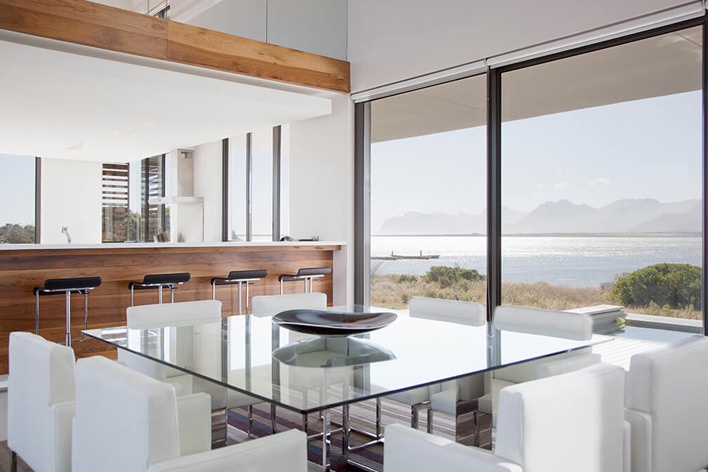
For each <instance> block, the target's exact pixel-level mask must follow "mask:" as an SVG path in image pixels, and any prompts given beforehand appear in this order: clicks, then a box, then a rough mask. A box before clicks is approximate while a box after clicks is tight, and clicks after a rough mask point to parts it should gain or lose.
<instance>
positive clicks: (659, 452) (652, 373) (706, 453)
mask: <svg viewBox="0 0 708 472" xmlns="http://www.w3.org/2000/svg"><path fill="white" fill-rule="evenodd" d="M707 369H708V338H706V337H704V336H692V337H690V338H687V339H682V340H680V341H677V342H674V343H671V344H668V345H666V346H662V347H660V348H657V349H654V350H652V351H647V352H642V353H640V354H635V355H634V356H632V359H631V361H630V367H629V373H628V375H627V387H626V400H625V406H626V410H625V415H626V419H627V421H629V423H630V424H631V426H632V471H633V472H695V471H696V470H699V469H701V470H702V469H703V468H705V467H706V466H708V447H706V441H707V440H708V397H706V395H707V393H708V370H707Z"/></svg>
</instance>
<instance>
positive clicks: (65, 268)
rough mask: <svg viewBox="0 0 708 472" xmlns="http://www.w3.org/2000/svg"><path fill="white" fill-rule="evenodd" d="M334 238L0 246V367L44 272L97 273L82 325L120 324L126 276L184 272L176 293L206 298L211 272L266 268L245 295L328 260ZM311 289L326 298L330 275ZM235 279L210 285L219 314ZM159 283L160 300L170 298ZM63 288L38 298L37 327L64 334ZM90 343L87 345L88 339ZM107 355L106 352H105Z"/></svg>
mask: <svg viewBox="0 0 708 472" xmlns="http://www.w3.org/2000/svg"><path fill="white" fill-rule="evenodd" d="M339 249H341V246H338V245H319V246H297V245H288V246H235V245H234V246H217V247H155V248H135V247H120V245H116V247H110V246H108V247H103V248H97V249H28V250H24V249H23V250H0V374H5V373H7V347H8V337H9V335H10V333H11V332H12V331H30V332H34V326H35V316H34V313H35V297H34V295H33V294H32V288H33V287H35V286H40V285H42V284H43V283H44V280H45V279H53V278H65V277H89V276H100V277H102V278H103V283H102V284H101V286H100V287H98V288H97V289H95V290H93V291H92V292H91V293H90V295H89V318H88V321H89V328H98V327H105V326H124V325H125V309H126V308H127V307H128V306H130V291H129V290H128V283H129V282H131V281H140V280H142V278H143V276H144V275H145V274H159V273H171V272H189V273H190V274H192V277H191V280H190V281H189V282H187V283H186V284H184V285H182V286H180V288H179V289H177V290H175V301H176V302H181V301H192V300H209V299H211V294H212V291H211V284H210V280H211V279H212V277H226V276H227V275H228V273H229V272H230V271H232V270H248V269H267V270H268V276H267V277H266V279H264V280H262V281H260V282H255V283H254V284H252V285H251V286H250V293H249V295H250V296H251V297H253V296H256V295H277V294H279V293H280V284H279V282H278V275H280V274H283V273H288V274H294V273H295V272H297V270H298V269H299V268H301V267H324V266H328V267H332V261H333V252H334V251H337V250H339ZM314 290H315V291H317V292H323V293H326V294H327V299H328V300H329V301H330V304H331V301H332V275H328V276H326V277H324V278H323V279H316V281H315V283H314ZM302 291H303V284H302V283H298V282H290V283H286V284H285V293H301V292H302ZM237 294H238V289H237V287H236V286H219V287H216V298H217V299H218V300H221V301H222V303H223V305H222V314H223V315H224V316H228V315H232V314H236V313H237V312H238V296H237ZM169 296H170V292H169V290H165V292H164V294H163V300H164V301H165V302H168V301H169ZM243 296H244V300H243V303H244V307H245V290H244V291H243ZM64 303H65V299H64V296H63V295H55V296H44V297H41V299H40V319H39V328H40V335H42V336H44V337H46V338H47V339H50V340H52V341H61V340H63V339H64V334H63V333H64V327H65V324H66V323H65V307H64ZM148 303H157V291H156V290H141V291H136V292H135V304H136V305H143V304H148ZM71 309H72V310H71V312H72V332H73V338H74V339H77V338H79V337H80V336H81V334H80V331H81V329H82V328H83V313H84V312H83V297H82V296H79V295H74V296H72V300H71ZM100 344H102V343H97V342H95V341H90V342H89V341H86V342H85V343H78V344H76V345H75V346H74V350H75V351H76V352H77V356H80V355H87V354H91V353H94V352H95V353H101V354H103V353H104V352H103V351H110V349H106V347H105V346H101V345H100ZM89 345H91V346H94V347H88V346H89ZM109 355H111V354H110V353H109Z"/></svg>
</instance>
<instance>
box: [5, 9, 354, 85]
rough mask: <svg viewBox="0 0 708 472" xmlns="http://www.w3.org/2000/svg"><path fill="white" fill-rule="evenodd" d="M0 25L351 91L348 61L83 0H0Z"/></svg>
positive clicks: (168, 58) (172, 59)
mask: <svg viewBox="0 0 708 472" xmlns="http://www.w3.org/2000/svg"><path fill="white" fill-rule="evenodd" d="M0 29H6V30H9V31H16V32H18V33H24V34H31V35H33V36H41V37H43V38H49V39H55V40H59V41H65V42H70V43H74V44H81V45H84V46H91V47H95V48H100V49H107V50H110V51H117V52H121V53H126V54H133V55H136V56H143V57H149V58H152V59H159V60H163V61H170V62H178V63H181V64H187V65H191V66H197V67H205V68H209V69H216V70H220V71H225V72H230V73H235V74H240V75H247V76H250V77H258V78H261V79H269V80H277V81H280V82H287V83H291V84H295V85H303V86H306V87H315V88H319V89H324V90H329V91H333V92H343V93H349V91H350V78H349V76H350V73H349V71H350V67H349V63H348V62H346V61H340V60H338V59H333V58H329V57H325V56H320V55H317V54H312V53H308V52H304V51H297V50H295V49H290V48H286V47H282V46H276V45H274V44H268V43H264V42H261V41H256V40H252V39H248V38H242V37H239V36H233V35H229V34H225V33H220V32H218V31H212V30H208V29H204V28H198V27H196V26H191V25H186V24H182V23H178V22H176V21H170V20H164V19H161V18H155V17H151V16H148V15H144V14H141V13H136V12H132V11H128V10H123V9H120V8H114V7H110V6H107V5H101V4H98V3H93V2H88V1H85V0H0Z"/></svg>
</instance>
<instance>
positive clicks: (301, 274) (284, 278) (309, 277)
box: [278, 267, 332, 295]
mask: <svg viewBox="0 0 708 472" xmlns="http://www.w3.org/2000/svg"><path fill="white" fill-rule="evenodd" d="M331 272H332V268H331V267H307V268H302V269H298V271H297V274H295V275H293V274H280V276H279V277H278V281H279V282H280V294H281V295H282V294H283V282H295V281H298V280H303V281H305V293H309V292H312V282H313V280H314V279H319V278H321V277H324V276H325V275H327V274H330V273H331ZM308 282H309V289H308Z"/></svg>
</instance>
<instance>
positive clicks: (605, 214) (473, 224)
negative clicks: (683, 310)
mask: <svg viewBox="0 0 708 472" xmlns="http://www.w3.org/2000/svg"><path fill="white" fill-rule="evenodd" d="M701 211H702V205H701V200H686V201H683V202H674V203H662V202H660V201H658V200H654V199H649V198H645V199H623V200H618V201H616V202H613V203H610V204H609V205H605V206H602V207H599V208H595V207H591V206H590V205H586V204H576V203H572V202H569V201H567V200H560V201H558V202H546V203H543V204H541V205H539V206H538V207H537V208H536V209H534V210H533V211H531V212H529V213H524V212H519V211H515V210H512V209H509V208H504V209H503V211H502V225H503V227H502V231H503V233H504V234H548V233H698V232H700V231H701ZM486 227H487V216H486V212H482V213H480V214H476V215H474V214H468V213H457V214H454V215H453V214H449V213H420V212H414V211H409V212H406V213H405V214H404V215H403V216H398V217H394V218H389V219H387V220H385V221H384V222H383V224H382V225H381V228H380V229H379V231H378V232H377V233H376V234H378V235H394V234H395V235H399V234H480V233H481V234H484V233H486Z"/></svg>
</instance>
